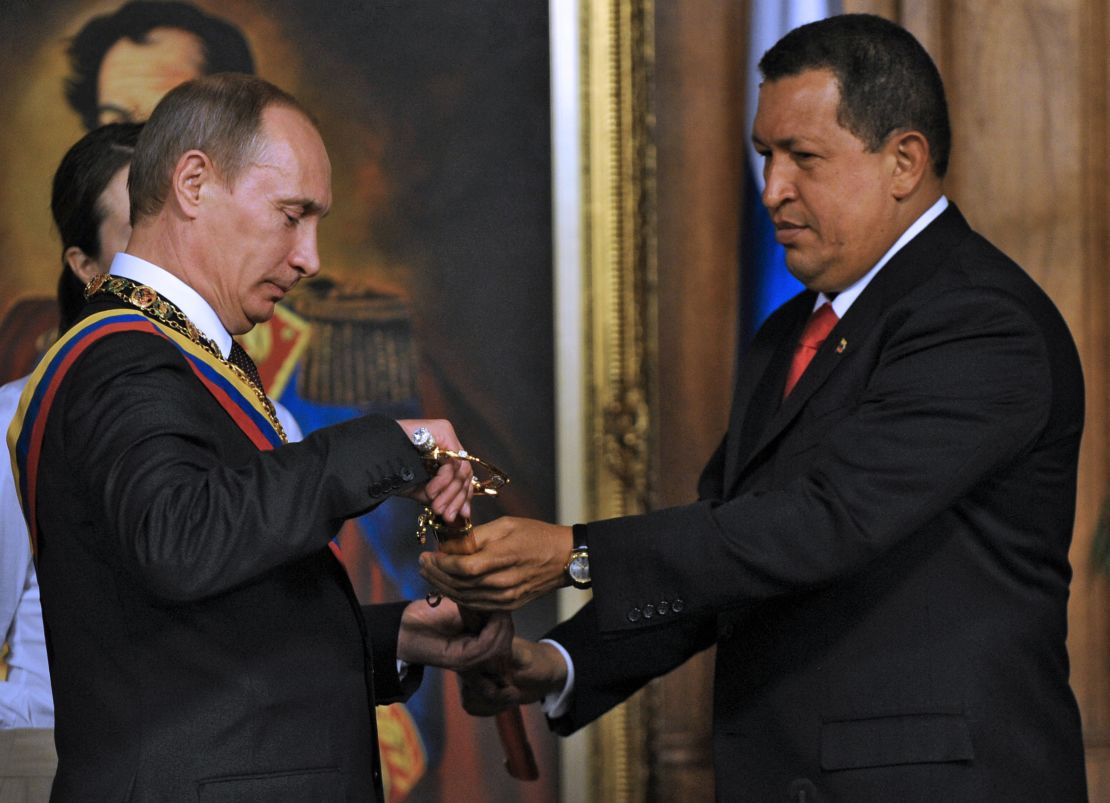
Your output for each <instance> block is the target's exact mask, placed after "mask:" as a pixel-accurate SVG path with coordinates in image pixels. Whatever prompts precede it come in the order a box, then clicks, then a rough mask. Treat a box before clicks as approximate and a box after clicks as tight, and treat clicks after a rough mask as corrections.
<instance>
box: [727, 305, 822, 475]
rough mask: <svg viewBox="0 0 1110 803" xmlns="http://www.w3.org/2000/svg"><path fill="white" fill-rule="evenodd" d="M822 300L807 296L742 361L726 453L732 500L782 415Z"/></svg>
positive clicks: (771, 322) (773, 322)
mask: <svg viewBox="0 0 1110 803" xmlns="http://www.w3.org/2000/svg"><path fill="white" fill-rule="evenodd" d="M815 299H816V294H814V293H811V292H808V291H806V292H803V293H801V294H800V295H798V296H796V297H794V298H793V299H791V300H790V301H788V302H787V303H786V304H784V305H783V306H782V307H780V308H779V309H778V310H777V311H776V312H775V313H774V314H773V315H772V316H771V318H770V319H768V321H767V322H766V323H765V324H764V325H763V327H762V328H761V329H760V331H759V334H758V335H757V336H756V338H755V340H754V341H753V342H752V346H751V350H750V351H749V352H748V354H747V355H746V356H745V358H744V359H743V360H741V363H740V366H739V375H738V377H737V382H736V392H735V394H734V397H733V406H732V413H731V416H730V418H729V428H728V444H727V448H726V451H725V474H724V489H725V492H726V497H727V495H728V492H729V491H730V489H731V488H732V487H733V486H734V485H735V484H736V482H737V481H738V480H739V478H740V475H741V473H742V472H743V470H744V468H745V467H746V466H747V465H748V463H749V462H750V459H751V458H752V457H754V456H755V452H756V445H757V443H758V442H759V441H760V440H761V438H760V436H761V435H762V433H763V430H764V429H765V428H766V426H767V424H768V422H769V421H770V420H771V418H772V417H773V416H774V415H775V412H776V410H778V406H779V399H780V398H781V396H782V388H783V385H784V384H785V382H786V371H787V369H788V367H789V365H790V360H791V357H792V355H793V353H794V344H795V343H796V342H797V340H798V338H799V337H800V336H801V332H802V328H803V327H804V326H805V322H806V320H807V319H808V317H809V313H810V311H811V310H812V308H813V303H814V300H815Z"/></svg>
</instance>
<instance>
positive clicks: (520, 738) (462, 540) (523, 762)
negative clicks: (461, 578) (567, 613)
mask: <svg viewBox="0 0 1110 803" xmlns="http://www.w3.org/2000/svg"><path fill="white" fill-rule="evenodd" d="M435 532H436V536H437V538H438V541H439V550H440V552H446V553H448V554H451V555H468V554H470V553H472V552H475V551H476V550H477V547H476V546H475V544H474V536H473V535H471V534H470V530H469V528H465V529H459V530H457V531H455V530H452V529H451V528H449V527H443V526H440V527H437V528H436V531H435ZM453 532H457V533H458V534H457V535H453V534H452V533H453ZM459 613H460V615H461V616H462V621H463V626H464V627H465V628H466V629H467V631H468V632H471V633H477V632H479V631H480V630H481V629H482V627H483V626H484V625H485V623H486V619H488V618H489V617H488V616H487V615H486V614H484V613H482V612H480V611H474V610H470V609H469V608H464V607H463V606H461V605H460V606H459ZM504 660H505V662H506V665H504V666H503V667H501V668H502V669H503V670H505V671H508V670H509V669H510V668H511V667H510V665H509V664H511V662H512V655H508V656H506V657H505V659H504ZM495 721H496V723H497V735H498V736H499V737H500V738H501V748H502V750H504V751H505V769H507V770H508V771H509V775H511V776H513V777H514V778H516V779H517V780H519V781H534V780H536V779H537V778H539V777H540V770H539V767H538V766H537V765H536V756H535V754H534V753H533V752H532V745H531V744H529V743H528V732H527V731H526V730H525V729H524V717H523V715H522V714H521V711H520V706H519V705H514V706H513V707H512V708H508V709H506V710H504V711H502V712H501V713H499V714H497V715H496V717H495Z"/></svg>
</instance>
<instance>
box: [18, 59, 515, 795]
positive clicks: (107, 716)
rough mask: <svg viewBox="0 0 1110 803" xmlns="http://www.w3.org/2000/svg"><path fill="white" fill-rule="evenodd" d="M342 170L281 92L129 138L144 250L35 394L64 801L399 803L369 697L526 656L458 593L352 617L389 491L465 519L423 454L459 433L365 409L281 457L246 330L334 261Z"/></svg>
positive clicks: (190, 86)
mask: <svg viewBox="0 0 1110 803" xmlns="http://www.w3.org/2000/svg"><path fill="white" fill-rule="evenodd" d="M330 179H331V168H330V164H329V162H328V157H327V153H326V151H325V149H324V145H323V142H322V140H321V138H320V135H319V133H318V132H317V130H316V127H315V124H314V123H313V122H312V121H311V119H310V118H309V116H308V115H307V113H306V112H305V111H304V110H303V109H302V108H301V107H300V105H299V104H298V103H297V102H296V101H295V100H294V99H293V98H291V97H290V96H288V95H287V94H285V93H284V92H282V91H281V90H279V89H277V88H276V87H273V86H272V85H270V84H267V83H266V82H264V81H262V80H260V79H257V78H253V77H248V76H237V75H229V74H228V75H222V76H210V77H208V78H203V79H200V80H197V81H193V82H190V83H187V84H184V85H182V86H180V87H178V88H177V89H175V90H174V91H172V92H171V93H170V94H168V95H167V96H166V98H165V99H164V100H163V101H162V103H161V104H159V106H158V108H157V109H156V110H155V112H154V114H153V115H152V117H151V119H150V122H149V123H148V124H147V126H146V128H145V129H144V133H143V136H142V137H141V138H140V140H139V142H138V145H137V147H136V150H135V155H134V160H133V164H132V168H131V180H130V185H129V188H130V198H131V214H132V220H133V224H134V227H133V232H132V236H131V239H130V242H129V243H128V247H127V252H126V253H123V254H120V255H118V256H117V257H116V259H115V260H114V261H113V263H112V273H111V275H110V276H103V275H101V276H98V277H96V278H94V279H93V281H92V282H90V284H89V288H88V290H87V293H88V295H89V296H90V302H89V304H88V306H87V307H86V309H85V311H84V314H83V318H82V319H81V320H80V321H78V323H77V324H75V325H74V326H73V327H72V328H71V329H70V330H69V331H68V332H67V333H66V335H65V336H64V337H63V338H62V340H61V341H59V344H58V345H57V346H55V347H54V348H53V349H52V350H51V352H50V353H49V354H48V355H47V357H46V358H45V359H44V361H43V363H42V364H41V365H40V367H39V369H37V371H36V373H35V376H34V377H33V379H32V382H31V384H30V385H29V388H28V390H27V391H26V392H25V394H24V396H23V400H22V403H21V404H22V409H21V412H20V414H18V416H17V418H18V417H23V419H24V421H25V422H26V425H25V426H21V425H20V422H19V421H17V422H16V424H15V425H13V430H12V436H11V443H12V445H13V452H15V453H16V454H17V465H18V469H19V477H18V478H17V483H18V484H19V485H20V488H21V492H22V496H23V501H24V510H25V511H26V512H28V513H29V514H30V515H29V517H28V518H29V525H30V530H31V534H32V542H33V544H35V545H36V546H37V567H38V571H39V578H40V582H41V587H42V603H43V614H44V620H45V624H46V632H47V646H48V651H49V656H50V669H51V675H52V681H53V691H54V698H55V705H56V744H57V748H58V772H57V777H56V779H55V782H54V788H53V799H56V800H82V801H83V800H121V799H129V800H130V799H134V800H155V799H156V800H198V799H199V800H252V801H257V800H275V801H277V800H281V801H286V800H357V801H364V800H371V799H375V798H377V799H382V788H381V777H380V771H379V767H378V755H377V741H376V733H375V716H374V705H375V704H376V703H387V702H392V701H395V700H399V699H403V698H404V697H405V696H407V694H408V693H410V692H411V691H412V689H413V688H414V687H415V686H416V685H417V684H418V683H419V681H420V676H421V665H422V664H429V663H434V664H437V665H440V666H450V667H456V668H458V667H466V666H469V665H472V664H473V663H474V662H475V661H477V660H479V659H483V658H488V657H490V656H491V655H492V654H493V653H495V652H496V651H498V650H499V649H501V650H504V649H507V648H508V644H509V637H510V633H511V626H510V625H509V624H508V622H507V621H506V617H505V616H498V617H497V618H495V619H493V620H491V621H490V623H489V624H488V625H487V626H486V627H485V629H484V630H483V631H482V632H481V633H479V634H474V635H467V634H464V633H463V628H462V624H461V621H460V619H459V615H458V610H457V608H456V607H455V606H454V605H453V604H450V603H445V604H444V605H442V606H440V607H438V608H434V609H433V608H432V607H430V606H429V605H428V604H427V603H425V602H424V601H420V602H418V603H412V604H405V603H400V604H395V605H385V606H373V607H360V606H359V604H358V601H357V599H356V598H355V595H354V593H353V591H352V589H351V586H350V583H349V581H348V579H347V575H346V573H345V572H344V570H343V568H342V566H341V565H340V564H339V562H338V561H337V559H336V556H335V555H334V554H333V551H332V550H331V549H329V544H330V542H331V539H332V538H333V537H334V536H335V534H336V533H337V531H338V529H339V527H340V525H341V524H342V522H343V521H344V520H345V519H348V518H351V517H353V516H358V515H361V514H362V513H364V512H365V511H367V510H368V509H370V508H372V507H373V506H375V505H376V504H378V503H379V502H381V501H382V500H383V499H385V498H387V497H388V496H390V495H392V494H396V493H405V494H408V495H410V496H413V497H415V498H417V499H420V500H422V501H425V502H427V503H429V504H430V505H431V507H432V508H433V509H434V510H435V511H436V512H438V513H440V514H442V515H443V516H444V517H445V518H447V519H452V518H454V517H456V516H458V515H468V512H469V495H470V493H471V490H470V484H471V482H470V481H471V476H472V475H471V473H470V471H469V469H468V468H466V467H465V466H463V465H461V464H457V463H456V464H448V465H445V466H441V467H439V468H438V469H434V468H429V467H426V465H425V463H424V462H423V461H422V459H421V456H420V454H419V453H418V451H417V450H416V448H415V447H414V445H413V443H412V442H411V440H410V438H411V437H412V436H413V435H414V434H415V433H416V431H417V430H418V429H419V428H420V427H421V426H423V427H426V428H427V429H429V430H430V431H431V432H432V434H433V435H434V436H435V438H436V440H437V441H438V442H439V443H440V444H443V445H446V446H449V447H453V448H459V443H458V440H457V438H456V437H455V435H454V432H453V431H452V429H451V426H450V425H449V424H448V423H447V422H445V421H400V422H398V421H393V420H391V419H387V418H383V417H380V416H365V417H362V418H359V419H356V420H352V421H349V422H346V423H344V424H342V425H339V426H336V427H332V428H326V429H323V430H320V431H318V432H315V433H313V434H311V435H310V436H308V437H307V438H305V439H304V440H303V441H302V442H300V443H294V444H283V443H282V441H283V440H284V435H283V432H282V430H281V425H280V423H279V422H278V420H277V418H276V415H275V414H274V411H273V408H272V406H271V405H270V404H269V402H268V400H267V399H266V396H265V393H264V390H263V388H262V387H261V384H260V383H259V382H258V381H257V377H256V376H252V374H253V373H256V372H253V371H252V367H253V366H252V364H251V363H249V361H245V360H243V358H242V355H241V354H237V351H241V349H239V347H238V346H236V345H235V344H234V343H233V341H232V335H235V334H241V333H243V332H245V331H247V330H248V329H250V328H251V327H252V326H253V325H254V324H256V323H258V322H260V321H264V320H267V319H268V318H269V317H270V316H271V315H272V314H273V310H274V305H275V304H276V303H277V301H279V300H280V299H281V297H282V296H283V295H284V294H285V293H287V292H288V291H289V290H290V289H291V288H292V286H293V285H294V284H296V283H297V282H298V281H299V279H301V278H303V277H306V276H312V275H313V274H315V273H316V272H317V271H318V270H319V256H318V254H317V249H316V230H317V225H318V223H319V220H320V218H321V217H322V216H323V215H324V214H326V213H327V211H328V208H329V206H330V204H331V188H330ZM429 472H431V474H430V473H429ZM414 525H415V523H414Z"/></svg>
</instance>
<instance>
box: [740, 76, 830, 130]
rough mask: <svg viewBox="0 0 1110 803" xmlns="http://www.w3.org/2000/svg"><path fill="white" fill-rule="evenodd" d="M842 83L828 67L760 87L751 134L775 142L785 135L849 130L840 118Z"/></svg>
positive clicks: (765, 83)
mask: <svg viewBox="0 0 1110 803" xmlns="http://www.w3.org/2000/svg"><path fill="white" fill-rule="evenodd" d="M839 106H840V84H839V83H838V82H837V80H836V76H835V75H834V74H833V73H832V72H831V71H829V70H807V71H805V72H802V73H799V74H798V75H790V76H786V77H784V78H779V79H777V80H775V81H764V82H763V83H762V84H761V85H760V87H759V105H758V107H757V108H756V113H755V122H754V124H753V126H752V137H753V138H755V139H758V140H760V141H763V142H765V143H767V144H772V143H774V142H777V141H779V140H781V139H784V138H796V137H800V136H821V135H824V136H828V135H830V134H834V133H837V130H839V132H844V133H849V132H848V131H847V129H845V128H843V127H842V126H841V125H840V123H839V121H838V120H837V110H838V108H839Z"/></svg>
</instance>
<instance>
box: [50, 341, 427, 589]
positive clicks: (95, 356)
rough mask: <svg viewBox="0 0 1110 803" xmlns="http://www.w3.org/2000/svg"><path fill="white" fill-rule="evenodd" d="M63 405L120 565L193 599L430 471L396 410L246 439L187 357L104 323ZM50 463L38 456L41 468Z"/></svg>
mask: <svg viewBox="0 0 1110 803" xmlns="http://www.w3.org/2000/svg"><path fill="white" fill-rule="evenodd" d="M62 393H64V394H65V396H64V403H63V404H62V410H61V411H59V410H57V409H55V410H54V411H53V412H52V413H51V419H52V420H51V423H50V426H51V427H53V426H54V425H55V421H54V419H55V416H57V415H58V414H59V412H60V413H61V414H62V415H63V416H64V418H63V420H62V421H61V426H62V427H63V431H62V442H63V443H64V451H65V456H66V469H67V470H72V471H73V472H74V476H75V477H76V478H78V485H79V487H80V489H81V492H84V493H88V494H89V495H90V497H91V499H90V503H91V505H92V509H94V510H99V511H102V516H103V524H102V528H101V530H100V532H101V533H102V535H103V537H104V538H106V539H115V540H117V541H118V543H115V544H106V545H105V552H106V554H109V555H122V561H123V564H124V565H123V566H122V567H121V568H122V569H123V570H124V571H127V572H129V573H131V574H133V575H134V576H135V577H136V578H137V579H138V580H139V581H140V582H141V583H142V584H144V585H145V586H146V587H147V588H148V589H149V590H150V591H151V593H152V594H154V595H155V596H157V597H159V598H164V599H167V600H176V601H188V600H196V599H202V598H205V597H209V596H212V595H215V594H219V593H221V592H223V591H226V590H228V589H231V588H234V587H236V586H238V585H240V584H243V583H247V582H250V581H251V580H253V579H255V578H257V577H259V576H260V575H262V574H264V573H266V572H267V571H269V570H271V569H273V568H275V567H277V566H280V565H283V564H285V563H287V562H289V561H293V560H295V559H297V558H300V557H303V556H305V555H308V554H310V553H312V552H314V551H316V550H319V549H321V548H323V547H325V546H326V545H327V543H328V541H329V540H330V539H331V538H332V537H333V536H334V535H335V533H336V532H337V530H338V528H339V526H340V525H341V523H342V522H343V521H344V520H345V519H347V518H351V517H354V516H357V515H360V514H362V513H364V512H366V511H367V510H369V509H370V508H372V507H373V506H375V505H376V504H377V503H378V502H380V501H382V499H383V498H384V496H385V493H384V492H383V489H386V490H387V491H389V492H396V491H398V490H401V489H402V488H405V487H408V486H411V485H413V484H415V483H417V482H421V481H424V480H425V479H426V473H425V471H424V469H423V466H422V464H421V461H420V457H419V454H418V453H417V452H416V450H415V449H413V448H412V446H411V444H410V443H409V442H408V439H407V438H406V436H405V433H404V431H403V430H402V429H401V428H400V426H399V425H398V424H397V423H396V422H395V421H393V420H391V419H388V418H385V417H381V416H364V417H362V418H358V419H355V420H352V421H349V422H346V423H343V424H340V425H338V426H334V427H329V428H326V429H323V430H320V431H317V432H314V433H312V434H311V435H309V436H308V437H307V438H305V439H304V440H303V441H301V442H300V443H295V444H289V445H287V446H283V447H281V448H278V449H275V450H272V451H266V452H261V451H255V450H253V449H248V448H244V446H243V444H242V443H239V442H238V441H236V442H235V443H231V444H229V441H234V440H235V439H237V438H238V437H240V433H239V432H238V430H236V429H233V428H232V427H230V426H229V422H230V419H228V420H227V421H223V420H213V416H222V412H220V411H219V410H218V408H214V406H213V404H212V403H211V401H210V399H209V397H208V396H207V395H206V391H204V389H203V388H201V387H200V385H199V384H198V383H197V380H196V378H195V376H194V375H193V373H192V371H191V369H190V368H189V367H188V365H187V364H186V362H185V361H184V360H183V359H182V358H181V356H180V354H178V353H177V351H176V349H175V348H174V347H173V346H172V345H171V344H169V343H167V342H165V341H163V340H161V339H160V338H157V337H155V336H152V335H147V334H141V333H123V334H116V335H111V336H109V337H108V338H105V339H104V340H102V341H100V342H99V343H97V344H95V345H94V346H92V347H91V348H90V349H89V350H88V351H87V352H86V353H85V354H84V355H83V356H82V357H81V359H80V360H79V362H78V363H77V365H75V366H74V367H73V369H72V370H71V374H70V376H67V378H66V380H65V382H64V385H63V388H62ZM48 469H49V470H60V469H59V467H58V466H53V467H48V466H44V470H48Z"/></svg>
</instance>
